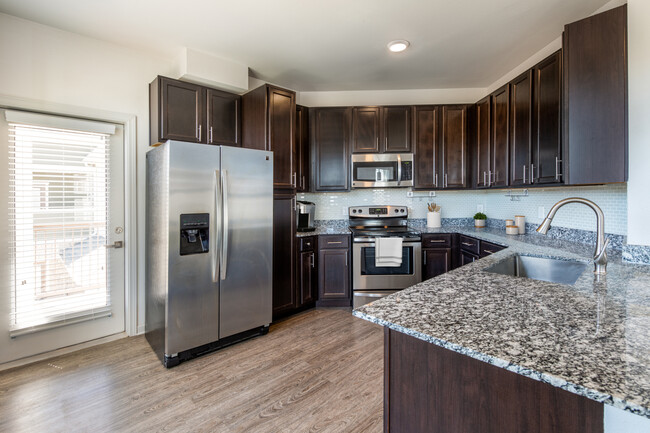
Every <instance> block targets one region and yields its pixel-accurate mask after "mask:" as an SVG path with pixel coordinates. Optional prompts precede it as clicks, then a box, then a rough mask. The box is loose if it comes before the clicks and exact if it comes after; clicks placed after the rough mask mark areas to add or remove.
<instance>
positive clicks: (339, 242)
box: [327, 241, 343, 245]
mask: <svg viewBox="0 0 650 433" xmlns="http://www.w3.org/2000/svg"><path fill="white" fill-rule="evenodd" d="M327 243H328V244H329V245H331V244H342V243H343V242H341V241H336V242H334V241H327Z"/></svg>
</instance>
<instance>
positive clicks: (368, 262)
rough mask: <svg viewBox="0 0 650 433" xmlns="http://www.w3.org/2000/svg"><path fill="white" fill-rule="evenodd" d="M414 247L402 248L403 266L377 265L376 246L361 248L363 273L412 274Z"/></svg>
mask: <svg viewBox="0 0 650 433" xmlns="http://www.w3.org/2000/svg"><path fill="white" fill-rule="evenodd" d="M412 274H413V247H403V248H402V266H400V267H377V266H375V247H363V248H361V275H412Z"/></svg>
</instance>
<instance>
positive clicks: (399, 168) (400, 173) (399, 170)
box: [397, 154, 402, 185]
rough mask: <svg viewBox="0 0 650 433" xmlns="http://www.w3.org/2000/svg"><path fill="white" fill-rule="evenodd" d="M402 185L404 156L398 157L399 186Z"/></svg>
mask: <svg viewBox="0 0 650 433" xmlns="http://www.w3.org/2000/svg"><path fill="white" fill-rule="evenodd" d="M401 183H402V155H399V154H398V155H397V185H399V184H401Z"/></svg>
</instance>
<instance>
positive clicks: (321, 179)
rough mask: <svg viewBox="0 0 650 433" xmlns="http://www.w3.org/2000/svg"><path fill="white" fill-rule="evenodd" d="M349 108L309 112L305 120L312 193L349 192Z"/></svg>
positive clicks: (350, 113) (350, 121) (350, 109)
mask: <svg viewBox="0 0 650 433" xmlns="http://www.w3.org/2000/svg"><path fill="white" fill-rule="evenodd" d="M351 123H352V108H350V107H332V108H329V107H328V108H313V109H311V110H310V116H309V135H310V143H311V146H310V153H311V158H312V168H313V170H312V179H313V182H312V184H313V185H314V191H317V192H323V191H349V190H350V135H351Z"/></svg>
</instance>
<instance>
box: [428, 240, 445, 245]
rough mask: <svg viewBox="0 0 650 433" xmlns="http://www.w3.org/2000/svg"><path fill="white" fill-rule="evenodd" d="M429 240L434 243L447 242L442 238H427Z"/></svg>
mask: <svg viewBox="0 0 650 433" xmlns="http://www.w3.org/2000/svg"><path fill="white" fill-rule="evenodd" d="M429 242H432V243H434V244H440V243H443V242H447V241H446V240H444V239H429Z"/></svg>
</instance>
